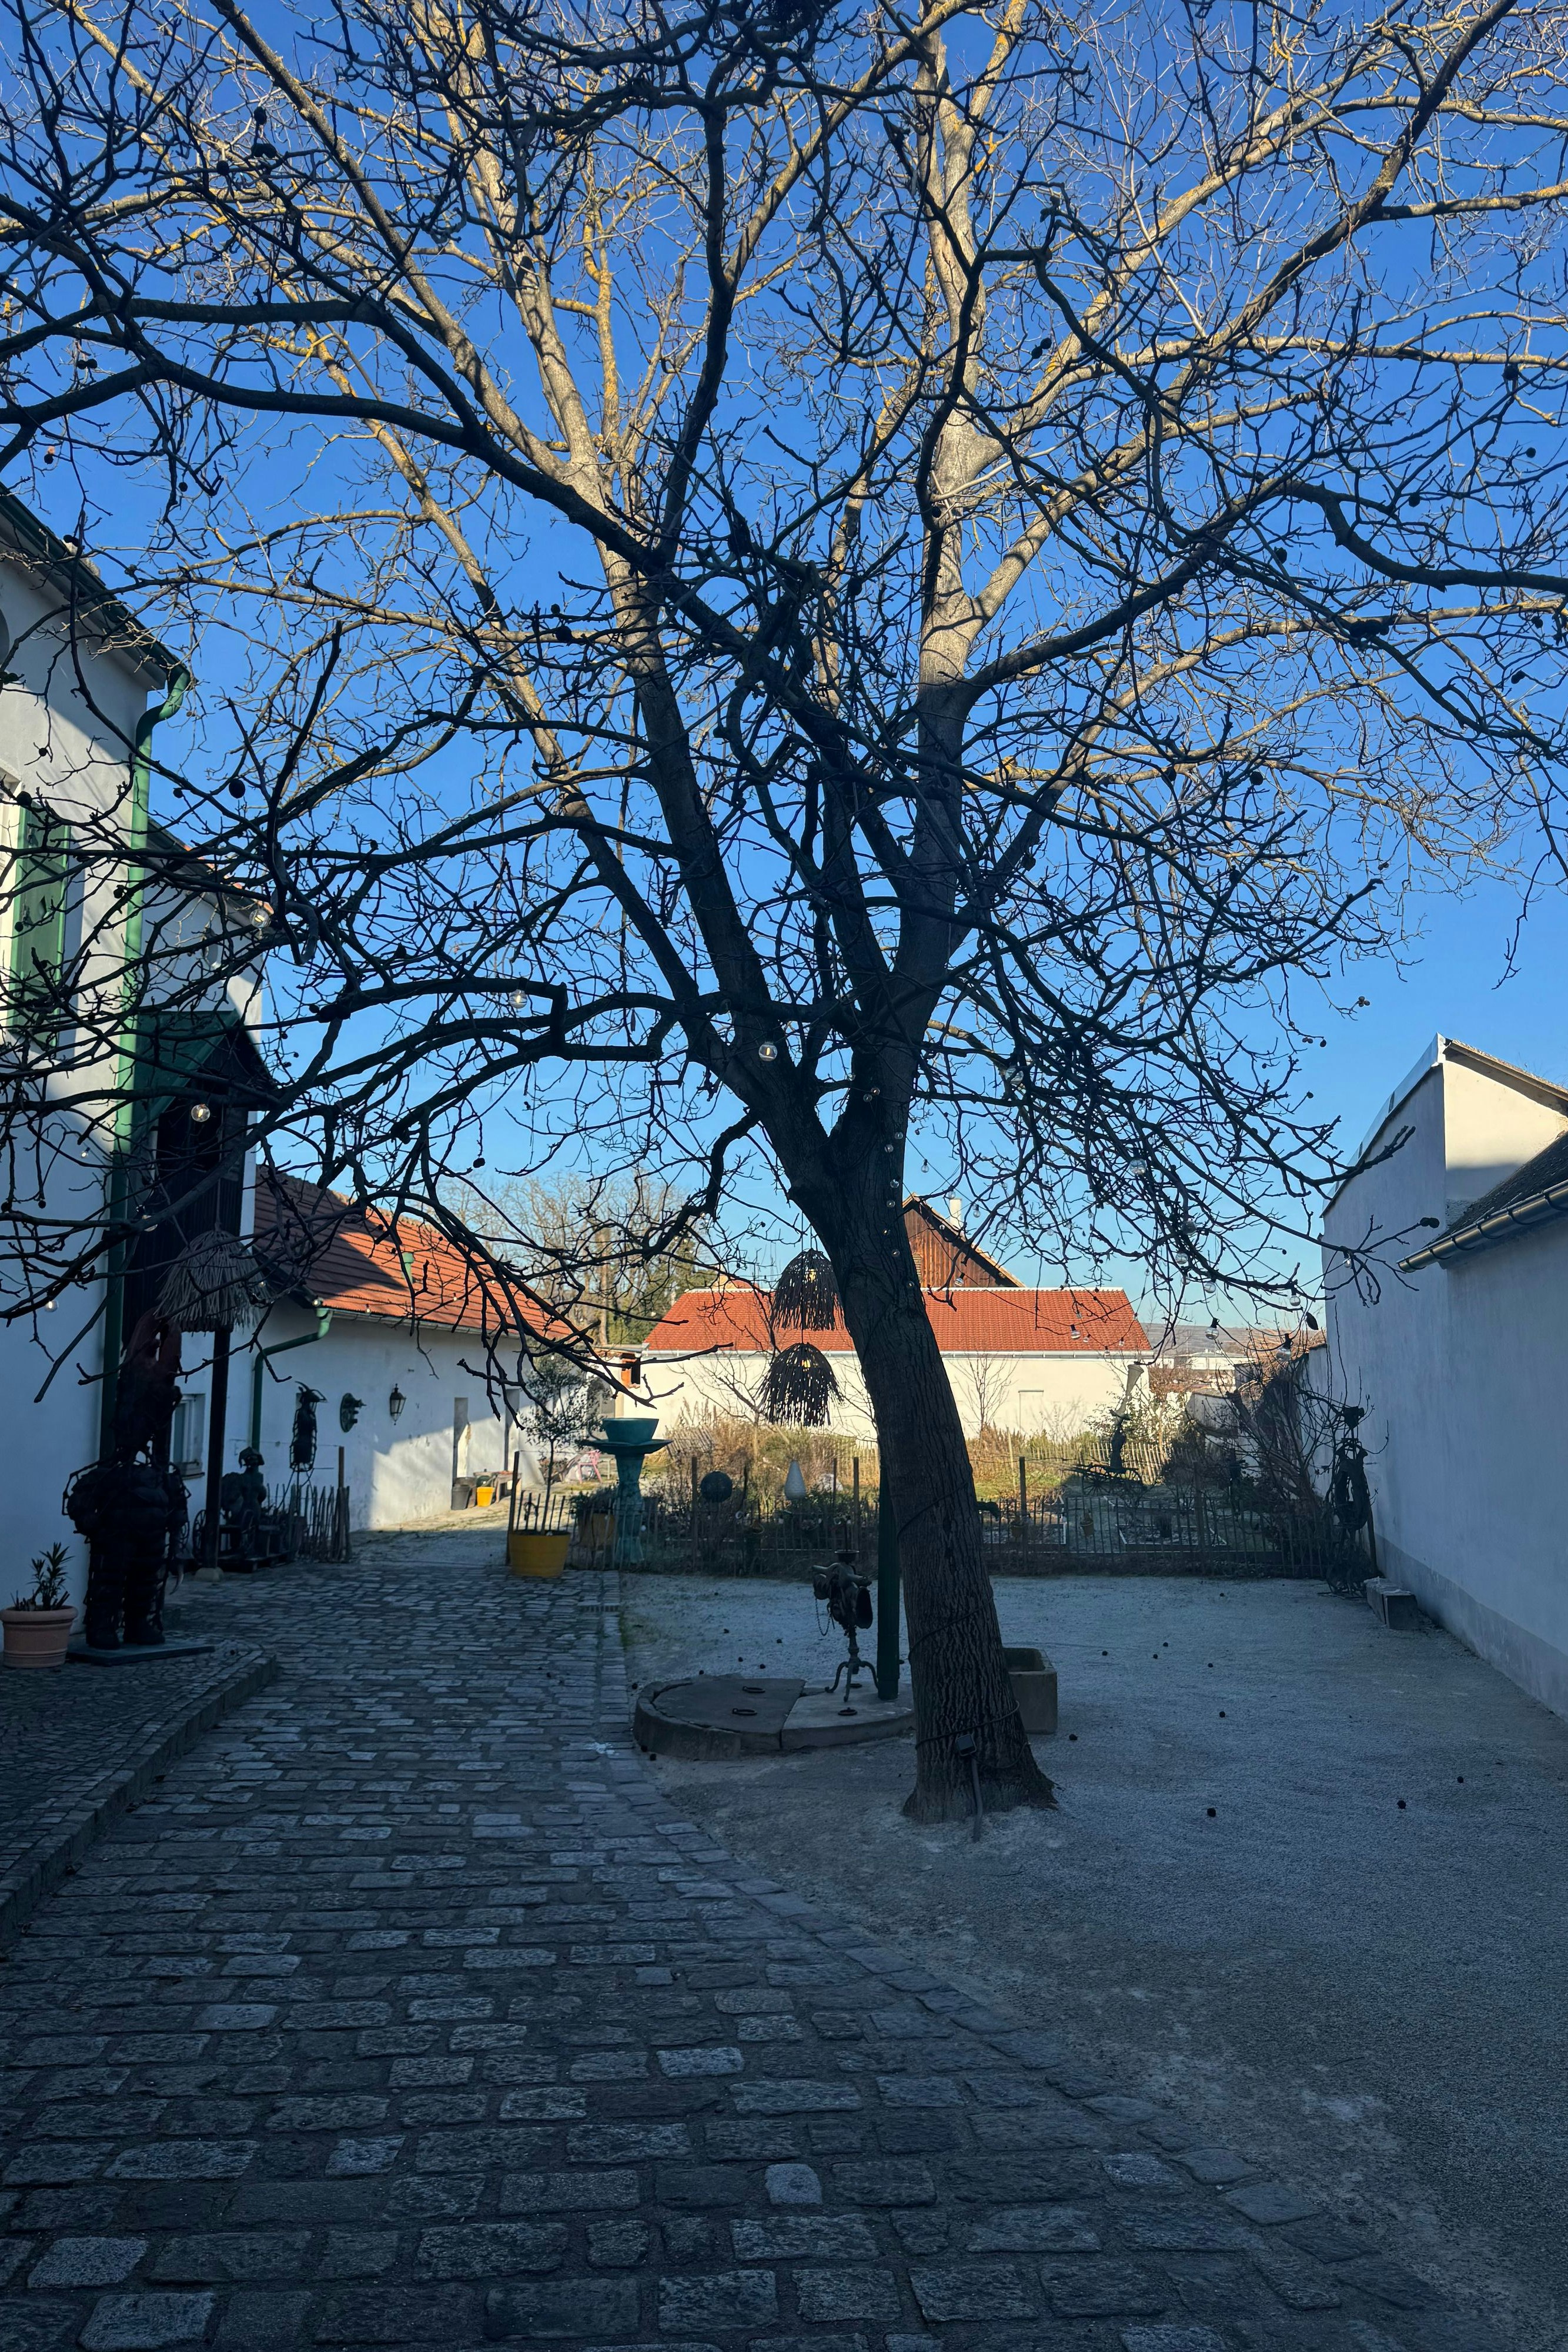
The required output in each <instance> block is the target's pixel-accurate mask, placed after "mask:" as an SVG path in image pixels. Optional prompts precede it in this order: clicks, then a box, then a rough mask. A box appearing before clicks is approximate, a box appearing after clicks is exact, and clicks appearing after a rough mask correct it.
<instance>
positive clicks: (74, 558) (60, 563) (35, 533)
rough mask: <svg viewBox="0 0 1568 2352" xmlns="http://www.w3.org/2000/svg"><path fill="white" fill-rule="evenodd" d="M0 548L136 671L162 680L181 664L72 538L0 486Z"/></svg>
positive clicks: (155, 682)
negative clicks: (139, 618) (55, 529)
mask: <svg viewBox="0 0 1568 2352" xmlns="http://www.w3.org/2000/svg"><path fill="white" fill-rule="evenodd" d="M0 551H4V552H5V554H7V555H8V556H9V557H10V558H11V560H12V561H13V562H16V563H17V564H18V565H19V566H20V568H21V569H22V570H23V571H25V572H28V573H29V574H30V575H31V576H32V577H33V578H34V579H36V580H40V581H45V582H47V583H48V584H49V586H51V587H52V588H54V589H56V590H57V592H58V593H60V594H61V595H62V596H63V598H64V600H65V601H64V604H63V605H62V607H61V609H62V611H64V612H65V613H67V614H68V615H70V616H71V617H72V618H73V619H75V618H77V617H78V616H79V618H80V619H81V621H82V622H83V624H84V625H86V626H88V627H89V628H90V629H91V631H92V633H93V635H95V636H97V637H98V638H99V642H100V643H101V645H102V646H103V649H104V650H105V652H107V653H113V654H118V655H119V656H120V659H121V660H122V661H123V662H126V663H128V664H129V665H130V667H131V668H133V669H138V670H140V671H141V673H142V675H143V676H144V677H146V678H147V680H148V682H149V684H150V685H160V684H162V682H163V681H164V680H165V679H166V678H168V677H171V676H172V674H173V672H174V671H175V670H176V669H178V668H179V667H181V663H180V660H179V657H178V656H177V655H174V654H172V653H171V652H170V651H169V648H168V646H162V645H160V644H159V642H158V640H157V638H156V637H155V636H154V635H152V631H151V630H150V629H148V628H146V627H144V626H143V625H142V623H141V622H140V621H139V620H138V619H137V617H136V615H135V614H134V613H133V612H131V609H130V607H129V605H126V604H121V603H120V598H119V597H118V596H117V595H115V593H114V592H113V590H112V589H110V588H108V587H106V586H105V584H104V583H103V581H102V580H101V579H100V578H99V573H98V570H97V567H96V565H94V564H93V563H91V562H89V560H88V558H87V557H86V556H85V555H84V554H83V553H82V552H81V550H80V549H79V548H78V547H77V546H76V545H75V544H74V543H73V542H72V541H70V540H68V539H61V538H60V536H59V534H58V533H57V531H53V530H50V528H49V526H48V524H47V522H45V521H43V520H41V519H40V518H39V517H38V516H37V515H36V514H35V513H34V512H33V510H32V509H31V508H30V507H26V506H24V505H23V503H22V501H21V499H19V498H17V497H16V493H15V492H14V491H11V490H5V489H0Z"/></svg>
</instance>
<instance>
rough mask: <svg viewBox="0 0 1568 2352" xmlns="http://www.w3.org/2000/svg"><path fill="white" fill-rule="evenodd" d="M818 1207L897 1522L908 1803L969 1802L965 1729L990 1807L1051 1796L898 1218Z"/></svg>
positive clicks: (963, 1450) (930, 1807) (958, 1806)
mask: <svg viewBox="0 0 1568 2352" xmlns="http://www.w3.org/2000/svg"><path fill="white" fill-rule="evenodd" d="M901 1189H902V1188H901ZM813 1205H816V1204H813ZM821 1209H822V1214H821V1221H820V1222H819V1221H818V1219H817V1218H815V1217H813V1220H812V1222H813V1223H815V1224H816V1228H817V1232H818V1234H820V1235H821V1239H822V1241H823V1242H824V1244H826V1246H827V1249H828V1251H829V1254H830V1255H831V1258H832V1261H833V1270H834V1273H835V1275H836V1276H837V1278H838V1284H839V1294H840V1297H841V1299H842V1302H843V1311H844V1320H845V1322H846V1323H847V1325H848V1326H849V1332H850V1337H851V1338H852V1339H853V1341H854V1343H855V1350H856V1353H857V1354H858V1356H859V1358H860V1366H861V1371H862V1376H863V1378H864V1380H865V1384H866V1391H867V1394H868V1395H869V1397H870V1400H871V1406H872V1411H873V1414H874V1415H875V1419H876V1430H877V1443H878V1445H879V1447H880V1448H881V1453H882V1462H883V1475H884V1477H885V1478H886V1480H887V1482H888V1486H889V1487H890V1489H891V1492H892V1496H893V1501H894V1512H895V1515H896V1519H897V1527H898V1554H899V1566H900V1570H901V1572H902V1579H903V1585H904V1618H905V1622H906V1624H907V1626H908V1656H909V1670H910V1680H911V1683H912V1685H913V1686H914V1693H915V1788H914V1790H913V1791H912V1793H911V1795H910V1797H909V1799H908V1801H907V1802H906V1803H905V1805H904V1811H905V1812H906V1813H908V1814H909V1815H910V1816H911V1817H912V1818H913V1819H914V1820H915V1821H921V1822H935V1821H948V1820H951V1819H953V1818H954V1817H955V1816H962V1815H967V1813H969V1812H970V1811H972V1810H973V1805H974V1795H973V1780H972V1777H971V1767H970V1762H969V1759H968V1757H967V1755H960V1754H959V1752H958V1748H957V1742H958V1741H959V1740H960V1739H961V1738H963V1736H964V1735H965V1734H966V1733H968V1734H969V1735H971V1736H972V1738H974V1741H975V1748H976V1757H977V1762H978V1766H979V1775H980V1788H981V1793H982V1798H983V1801H984V1803H985V1807H986V1810H987V1811H990V1812H1004V1811H1008V1810H1009V1808H1011V1807H1012V1806H1014V1805H1030V1804H1032V1805H1051V1804H1053V1803H1054V1802H1055V1799H1054V1797H1053V1796H1052V1793H1051V1782H1050V1780H1048V1779H1047V1778H1046V1776H1045V1774H1044V1773H1043V1772H1042V1771H1041V1770H1040V1767H1039V1765H1038V1764H1037V1763H1036V1762H1035V1760H1034V1757H1033V1754H1032V1753H1031V1751H1030V1744H1029V1738H1028V1735H1027V1734H1026V1733H1025V1731H1024V1727H1023V1725H1022V1723H1021V1721H1020V1720H1019V1711H1018V1704H1017V1702H1016V1700H1015V1699H1014V1697H1013V1694H1012V1685H1011V1684H1010V1682H1009V1679H1008V1671H1007V1665H1006V1662H1005V1661H1004V1659H1003V1656H1002V1638H1001V1629H1000V1627H999V1626H998V1622H997V1611H996V1603H995V1601H994V1600H993V1599H992V1596H991V1586H990V1579H989V1577H988V1574H987V1572H986V1569H985V1564H984V1561H983V1559H982V1558H981V1553H980V1521H979V1513H978V1511H977V1509H976V1507H975V1482H974V1475H973V1473H972V1471H971V1468H970V1465H969V1453H968V1447H967V1445H966V1444H965V1442H964V1431H963V1424H962V1423H961V1422H960V1420H959V1418H958V1409H957V1406H956V1403H955V1402H954V1398H953V1391H952V1386H951V1384H950V1382H949V1381H948V1378H947V1370H946V1365H945V1364H944V1363H943V1360H942V1351H941V1349H940V1348H939V1347H938V1346H937V1343H936V1332H935V1331H934V1330H933V1328H932V1326H931V1318H930V1317H929V1315H928V1314H927V1312H926V1307H925V1295H924V1293H923V1291H922V1289H921V1287H920V1277H919V1275H918V1272H917V1270H916V1268H915V1261H914V1258H913V1256H912V1255H911V1253H910V1249H909V1244H908V1240H907V1237H906V1235H905V1233H904V1220H903V1215H902V1213H901V1211H899V1212H890V1211H889V1210H888V1209H885V1208H883V1207H882V1206H881V1205H880V1204H879V1205H878V1206H877V1207H876V1208H875V1209H873V1211H872V1218H873V1219H874V1221H875V1222H874V1223H871V1222H870V1221H869V1220H868V1221H862V1220H860V1219H856V1218H855V1217H854V1216H853V1215H852V1211H851V1209H850V1206H849V1204H848V1203H847V1202H844V1200H843V1199H842V1197H840V1199H839V1200H838V1202H836V1203H835V1204H834V1205H833V1206H831V1207H830V1205H829V1204H828V1203H827V1202H822V1203H821ZM884 1220H885V1222H884ZM857 1227H858V1230H857V1229H856V1228H857Z"/></svg>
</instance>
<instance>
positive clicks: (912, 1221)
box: [904, 1192, 1022, 1290]
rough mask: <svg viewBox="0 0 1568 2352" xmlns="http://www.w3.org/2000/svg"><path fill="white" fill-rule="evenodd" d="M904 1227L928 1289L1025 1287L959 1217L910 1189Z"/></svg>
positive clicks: (906, 1203) (1009, 1288)
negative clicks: (975, 1239) (974, 1238)
mask: <svg viewBox="0 0 1568 2352" xmlns="http://www.w3.org/2000/svg"><path fill="white" fill-rule="evenodd" d="M904 1232H905V1234H907V1235H908V1237H909V1246H910V1250H911V1252H912V1253H913V1255H914V1258H915V1270H916V1272H917V1273H918V1274H919V1276H920V1279H921V1281H922V1282H923V1283H924V1284H925V1286H926V1288H927V1289H928V1290H951V1289H954V1288H955V1287H962V1288H965V1289H979V1290H989V1289H1002V1290H1018V1289H1019V1288H1021V1287H1022V1286H1021V1285H1020V1283H1019V1278H1018V1276H1017V1275H1016V1274H1009V1272H1008V1270H1007V1268H1006V1266H1005V1265H998V1263H997V1261H996V1259H995V1258H994V1257H992V1256H991V1255H990V1254H989V1252H988V1251H986V1250H983V1249H982V1248H981V1247H980V1245H979V1244H978V1243H977V1242H972V1241H971V1240H970V1239H969V1236H968V1235H967V1234H966V1233H965V1231H964V1228H963V1226H962V1225H960V1224H959V1223H957V1221H956V1218H953V1217H945V1216H944V1215H943V1214H942V1212H941V1211H940V1210H939V1209H934V1208H933V1207H932V1205H931V1203H930V1202H929V1201H925V1200H922V1199H921V1197H920V1195H919V1193H917V1192H911V1193H910V1195H909V1196H908V1198H907V1199H906V1200H905V1202H904Z"/></svg>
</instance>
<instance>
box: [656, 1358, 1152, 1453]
mask: <svg viewBox="0 0 1568 2352" xmlns="http://www.w3.org/2000/svg"><path fill="white" fill-rule="evenodd" d="M942 1360H943V1362H944V1363H945V1364H946V1367H947V1376H948V1379H949V1380H950V1381H951V1382H952V1385H953V1395H954V1400H955V1402H956V1404H957V1407H958V1415H959V1418H960V1420H961V1421H962V1423H963V1424H964V1433H965V1435H966V1436H967V1437H973V1436H975V1435H976V1434H977V1432H978V1431H979V1429H980V1428H981V1426H982V1424H983V1423H988V1424H989V1426H990V1427H991V1428H993V1429H1009V1430H1019V1431H1021V1433H1023V1434H1024V1435H1025V1436H1026V1437H1034V1436H1038V1435H1040V1434H1041V1433H1044V1434H1046V1435H1049V1436H1059V1435H1060V1436H1076V1435H1077V1434H1078V1433H1080V1432H1081V1431H1082V1430H1085V1429H1087V1428H1088V1427H1090V1425H1091V1424H1092V1423H1094V1422H1096V1421H1098V1420H1099V1419H1101V1418H1102V1417H1103V1415H1104V1414H1105V1413H1107V1412H1110V1411H1111V1410H1112V1409H1113V1407H1114V1406H1116V1405H1118V1404H1120V1403H1121V1402H1122V1401H1123V1399H1124V1397H1125V1396H1126V1395H1127V1394H1128V1391H1129V1382H1131V1384H1132V1386H1133V1388H1134V1391H1135V1390H1136V1388H1137V1386H1138V1385H1139V1383H1140V1382H1141V1381H1143V1380H1144V1379H1145V1367H1144V1365H1143V1364H1142V1363H1141V1362H1140V1361H1139V1360H1136V1359H1134V1358H1130V1357H1121V1356H1089V1355H1079V1354H1063V1355H1042V1354H1031V1355H1019V1356H1003V1355H965V1354H959V1353H957V1352H956V1351H955V1352H954V1353H951V1354H947V1353H945V1354H944V1356H943V1359H942ZM828 1361H829V1363H830V1364H831V1366H832V1368H833V1374H834V1377H835V1379H836V1380H837V1381H838V1383H839V1391H840V1393H839V1399H838V1402H836V1403H835V1404H834V1405H833V1407H832V1409H831V1413H830V1416H829V1423H828V1426H829V1427H830V1428H831V1429H833V1430H836V1431H837V1432H839V1433H840V1434H841V1435H843V1436H845V1437H852V1438H855V1439H858V1440H862V1441H864V1442H867V1443H874V1440H875V1422H874V1419H873V1414H872V1410H871V1404H870V1401H869V1399H868V1398H867V1396H866V1391H865V1382H864V1381H863V1380H862V1377H861V1369H860V1364H859V1361H858V1360H857V1359H856V1358H855V1357H854V1356H852V1355H851V1354H849V1353H848V1352H844V1353H834V1354H832V1355H830V1356H829V1358H828ZM767 1369H768V1358H767V1357H766V1356H765V1355H760V1354H758V1355H740V1354H728V1353H726V1354H723V1355H714V1356H696V1357H693V1358H691V1359H689V1360H686V1361H684V1362H683V1361H682V1360H680V1359H679V1358H678V1357H668V1356H665V1355H663V1354H655V1355H648V1356H644V1357H643V1381H644V1383H645V1386H646V1390H647V1393H648V1396H649V1399H650V1400H651V1402H653V1405H654V1406H655V1407H656V1409H657V1411H658V1412H659V1413H660V1415H661V1416H662V1423H663V1426H664V1428H665V1429H666V1430H667V1429H669V1428H671V1427H673V1425H674V1423H676V1422H677V1421H679V1420H681V1418H682V1417H683V1415H684V1416H686V1417H688V1418H690V1419H694V1420H695V1419H699V1418H701V1417H703V1416H704V1415H706V1414H707V1413H709V1412H717V1413H739V1414H743V1415H744V1414H747V1413H749V1412H751V1411H752V1410H753V1404H754V1400H755V1398H756V1395H757V1391H758V1387H759V1386H760V1384H761V1381H762V1376H763V1374H764V1372H765V1371H766V1370H767Z"/></svg>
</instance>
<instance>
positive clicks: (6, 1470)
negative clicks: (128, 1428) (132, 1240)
mask: <svg viewBox="0 0 1568 2352" xmlns="http://www.w3.org/2000/svg"><path fill="white" fill-rule="evenodd" d="M70 1301H71V1303H70V1306H69V1307H68V1308H67V1307H58V1308H57V1309H56V1311H55V1312H54V1313H53V1314H43V1315H40V1316H39V1317H38V1323H39V1326H40V1328H41V1329H43V1330H44V1331H45V1333H46V1336H47V1337H48V1338H51V1339H52V1337H53V1332H52V1328H50V1327H52V1326H54V1325H56V1324H65V1325H66V1329H65V1330H64V1331H63V1332H62V1333H61V1335H60V1336H61V1339H62V1340H64V1339H67V1338H68V1337H69V1335H70V1331H71V1329H72V1328H75V1327H77V1326H79V1325H80V1324H82V1323H85V1322H86V1320H87V1318H88V1316H89V1314H90V1313H91V1311H92V1307H93V1304H94V1303H95V1302H94V1300H93V1298H92V1297H91V1296H90V1295H89V1293H87V1292H85V1291H73V1292H72V1293H71V1294H70ZM78 1302H79V1303H78ZM68 1315H69V1317H70V1318H71V1319H70V1320H69V1321H68ZM95 1342H96V1334H94V1335H92V1336H91V1337H89V1339H88V1340H86V1341H85V1342H84V1343H83V1346H82V1348H81V1349H80V1350H79V1351H78V1352H79V1354H80V1355H81V1357H82V1358H83V1360H85V1361H86V1362H87V1363H88V1364H89V1366H90V1368H91V1369H92V1370H97V1368H98V1363H99V1353H100V1350H99V1348H98V1346H97V1345H96V1344H95ZM48 1368H49V1358H48V1355H47V1352H46V1350H45V1349H44V1348H42V1347H38V1346H36V1345H35V1344H34V1341H33V1334H32V1328H31V1326H30V1325H28V1324H26V1323H7V1324H5V1325H4V1326H0V1493H3V1494H4V1496H5V1514H4V1529H5V1532H4V1538H3V1539H0V1607H3V1608H7V1609H8V1608H9V1607H10V1605H11V1603H12V1601H14V1600H15V1599H16V1596H17V1594H18V1593H19V1592H22V1591H30V1590H31V1586H32V1571H31V1569H30V1568H29V1566H28V1562H29V1561H30V1560H31V1559H33V1558H34V1557H35V1556H36V1555H37V1554H38V1553H41V1552H44V1551H47V1549H48V1547H49V1545H50V1544H52V1543H63V1544H65V1545H66V1546H67V1548H68V1550H69V1553H70V1561H69V1575H70V1598H71V1600H72V1601H73V1603H74V1604H75V1605H76V1606H77V1607H78V1608H79V1606H80V1605H81V1601H82V1598H83V1596H84V1594H85V1593H86V1591H87V1546H86V1544H85V1543H84V1542H83V1541H82V1539H81V1538H80V1537H79V1536H78V1534H77V1531H76V1529H75V1528H73V1527H72V1526H71V1524H70V1521H69V1520H68V1519H67V1518H65V1517H63V1516H62V1515H61V1511H60V1496H61V1493H62V1491H63V1489H64V1487H65V1483H66V1480H67V1479H68V1477H69V1475H70V1474H71V1472H72V1471H73V1470H78V1469H79V1468H80V1467H81V1466H82V1465H83V1464H84V1463H88V1462H92V1461H96V1459H97V1457H98V1408H99V1391H98V1385H97V1382H96V1381H94V1382H93V1384H92V1385H91V1386H90V1387H83V1386H82V1385H81V1384H80V1383H79V1382H78V1378H77V1372H76V1366H75V1363H74V1361H72V1362H68V1363H67V1365H66V1366H65V1369H64V1370H62V1371H61V1372H60V1373H59V1374H58V1375H57V1378H56V1380H55V1382H54V1385H53V1387H52V1388H51V1389H50V1391H49V1392H48V1395H47V1397H46V1398H45V1399H44V1402H42V1404H35V1403H34V1402H33V1399H34V1397H35V1395H36V1394H37V1390H38V1388H39V1386H40V1385H41V1383H42V1381H43V1380H44V1377H45V1375H46V1374H47V1370H48Z"/></svg>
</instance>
